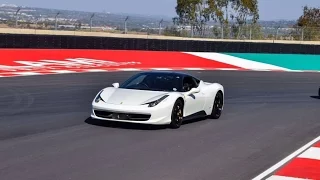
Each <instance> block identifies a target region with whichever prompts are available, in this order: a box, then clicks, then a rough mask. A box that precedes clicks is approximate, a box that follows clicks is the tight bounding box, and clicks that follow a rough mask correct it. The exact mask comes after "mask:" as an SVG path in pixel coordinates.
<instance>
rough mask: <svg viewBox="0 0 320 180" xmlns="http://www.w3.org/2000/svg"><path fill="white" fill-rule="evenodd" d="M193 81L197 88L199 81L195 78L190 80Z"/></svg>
mask: <svg viewBox="0 0 320 180" xmlns="http://www.w3.org/2000/svg"><path fill="white" fill-rule="evenodd" d="M192 79H193V80H194V82H195V83H196V87H198V86H199V84H200V80H199V79H197V78H195V77H194V78H192Z"/></svg>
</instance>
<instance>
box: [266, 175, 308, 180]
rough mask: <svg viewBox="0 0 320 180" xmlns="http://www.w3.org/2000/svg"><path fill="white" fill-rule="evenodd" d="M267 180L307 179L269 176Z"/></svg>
mask: <svg viewBox="0 0 320 180" xmlns="http://www.w3.org/2000/svg"><path fill="white" fill-rule="evenodd" d="M267 180H308V179H301V178H294V177H286V176H270V177H269V178H268V179H267Z"/></svg>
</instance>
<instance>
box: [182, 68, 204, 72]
mask: <svg viewBox="0 0 320 180" xmlns="http://www.w3.org/2000/svg"><path fill="white" fill-rule="evenodd" d="M183 69H185V70H191V71H201V70H204V69H203V68H183Z"/></svg>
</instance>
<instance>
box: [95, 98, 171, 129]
mask: <svg viewBox="0 0 320 180" xmlns="http://www.w3.org/2000/svg"><path fill="white" fill-rule="evenodd" d="M172 106H173V105H169V104H165V103H160V104H158V105H157V106H155V107H148V106H147V105H138V106H131V105H115V104H108V103H104V102H102V101H100V102H99V103H95V102H93V103H92V111H91V118H93V119H98V120H107V121H117V122H128V123H139V124H153V125H165V124H170V122H171V112H172Z"/></svg>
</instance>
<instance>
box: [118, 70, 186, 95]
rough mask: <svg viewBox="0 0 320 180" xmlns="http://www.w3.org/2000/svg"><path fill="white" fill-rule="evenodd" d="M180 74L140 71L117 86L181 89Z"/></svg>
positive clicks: (169, 90)
mask: <svg viewBox="0 0 320 180" xmlns="http://www.w3.org/2000/svg"><path fill="white" fill-rule="evenodd" d="M181 84H182V76H181V75H177V74H170V73H141V74H137V75H135V76H133V77H131V78H130V79H128V80H127V81H125V82H124V83H123V84H122V85H121V86H120V87H119V88H124V89H137V90H150V91H168V92H172V91H181V86H182V85H181Z"/></svg>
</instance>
